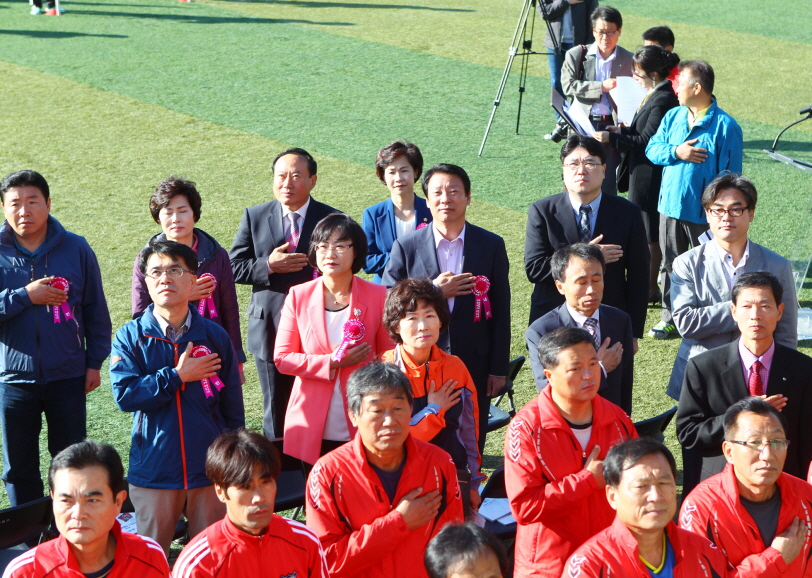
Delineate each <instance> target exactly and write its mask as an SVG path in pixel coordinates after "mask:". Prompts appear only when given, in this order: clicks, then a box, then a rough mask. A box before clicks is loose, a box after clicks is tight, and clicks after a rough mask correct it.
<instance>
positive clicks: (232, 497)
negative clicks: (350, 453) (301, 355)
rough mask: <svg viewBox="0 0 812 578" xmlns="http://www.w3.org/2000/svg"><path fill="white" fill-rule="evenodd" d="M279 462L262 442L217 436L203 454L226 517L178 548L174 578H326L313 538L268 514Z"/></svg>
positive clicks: (251, 436) (247, 436) (241, 433)
mask: <svg viewBox="0 0 812 578" xmlns="http://www.w3.org/2000/svg"><path fill="white" fill-rule="evenodd" d="M280 466H281V462H280V459H279V453H278V452H277V451H276V448H275V447H274V446H273V444H272V443H271V442H270V441H269V440H268V438H266V437H264V436H261V435H259V434H257V433H251V432H247V431H245V430H238V431H234V432H229V433H225V434H222V435H221V436H220V437H219V438H217V439H216V440H215V441H214V443H213V444H212V445H211V447H210V448H209V450H208V453H207V455H206V475H207V476H208V477H209V479H210V480H211V481H212V483H213V484H214V489H215V491H216V492H217V497H218V498H219V499H220V500H221V501H222V502H223V503H225V505H226V517H225V518H224V519H223V520H221V521H219V522H215V523H214V524H212V525H211V526H209V527H208V528H206V530H204V531H203V532H201V533H200V534H198V535H197V536H195V538H194V539H193V540H192V541H191V542H190V543H189V545H188V546H186V547H185V548H184V549H183V552H181V555H180V557H179V558H178V561H177V563H176V564H175V568H174V569H173V571H172V574H173V576H175V578H213V577H214V576H217V577H218V578H264V577H266V576H267V577H270V578H276V577H277V576H295V577H297V578H328V574H327V564H326V563H325V561H324V552H322V549H321V544H320V543H319V539H318V537H317V536H316V534H315V533H314V532H313V531H312V530H311V529H310V528H308V527H307V526H305V525H304V524H300V523H299V522H295V521H293V520H288V519H287V518H283V517H281V516H276V515H274V513H273V510H274V499H275V498H276V479H277V478H278V477H279V470H280Z"/></svg>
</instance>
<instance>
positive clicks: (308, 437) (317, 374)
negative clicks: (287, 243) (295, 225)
mask: <svg viewBox="0 0 812 578" xmlns="http://www.w3.org/2000/svg"><path fill="white" fill-rule="evenodd" d="M366 254H367V239H366V235H365V234H364V231H363V229H361V227H360V226H359V225H358V223H356V222H355V221H353V220H352V219H351V218H350V217H348V216H347V215H344V214H342V213H334V214H332V215H328V216H327V217H325V218H324V219H322V220H321V221H319V223H318V224H317V225H316V228H315V229H314V230H313V234H312V235H311V237H310V251H309V253H308V258H309V259H310V264H311V265H313V267H315V268H317V269H318V270H319V271H321V273H322V276H321V277H319V278H317V279H314V280H313V281H310V282H308V283H302V284H301V285H296V286H294V287H293V288H291V290H290V293H289V294H288V296H287V298H286V299H285V306H284V307H283V308H282V318H281V320H280V322H279V328H278V330H277V334H276V347H275V348H274V363H275V364H276V367H277V368H278V369H279V371H281V372H282V373H287V374H289V375H293V376H295V377H296V381H295V382H294V384H293V392H292V393H291V396H290V401H289V402H288V409H287V413H286V415H285V442H284V451H285V453H286V454H287V455H290V456H293V457H295V458H299V459H301V460H303V461H304V462H306V463H308V464H315V463H316V460H317V459H318V458H319V457H320V456H322V455H324V454H325V453H327V452H329V451H331V450H333V449H335V448H337V447H338V446H340V445H342V444H344V443H345V442H347V441H349V440H351V439H352V438H353V437H354V436H355V427H354V426H353V425H352V423H350V420H349V417H348V416H347V396H346V393H345V385H346V383H347V379H348V378H349V376H350V374H351V373H352V372H353V371H355V370H356V369H357V368H358V367H360V366H361V365H364V364H365V363H368V362H369V361H371V360H373V359H375V358H377V357H378V356H379V355H380V354H381V353H383V352H384V351H386V350H387V349H392V347H394V344H393V343H392V340H391V338H390V337H389V332H388V331H387V329H386V327H384V326H383V324H382V318H383V305H384V301H385V299H386V287H383V286H381V285H375V284H373V283H369V282H367V281H364V280H363V279H360V278H358V277H356V276H355V274H356V273H358V271H360V270H361V268H362V267H363V264H364V259H365V257H366Z"/></svg>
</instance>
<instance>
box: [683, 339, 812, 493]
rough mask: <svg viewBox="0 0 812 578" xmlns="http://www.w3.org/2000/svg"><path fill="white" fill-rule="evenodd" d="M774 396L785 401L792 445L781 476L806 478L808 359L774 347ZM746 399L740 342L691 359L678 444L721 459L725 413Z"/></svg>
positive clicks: (770, 390) (811, 387)
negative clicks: (783, 397)
mask: <svg viewBox="0 0 812 578" xmlns="http://www.w3.org/2000/svg"><path fill="white" fill-rule="evenodd" d="M777 393H780V394H782V395H784V396H785V397H786V398H787V405H786V406H785V407H784V409H783V410H782V411H781V413H782V414H783V415H784V417H785V418H786V419H787V422H788V423H789V429H788V431H787V439H789V440H790V445H789V449H788V450H787V460H786V462H785V464H784V471H785V472H787V473H789V474H792V475H793V476H798V477H800V478H802V479H806V473H807V469H808V468H809V461H810V458H812V455H811V454H810V439H812V428H810V427H809V424H804V423H803V421H802V420H804V419H809V418H810V416H812V413H810V409H812V358H810V357H808V356H806V355H804V354H803V353H800V352H798V351H795V350H794V349H790V348H789V347H784V346H783V345H779V344H778V343H776V344H775V355H774V357H773V362H772V365H771V366H770V379H769V380H768V382H767V395H773V394H777ZM749 395H750V392H749V390H748V389H747V384H746V383H745V382H744V372H743V371H742V362H741V357H740V356H739V340H738V339H737V340H735V341H733V342H731V343H730V344H727V345H723V346H722V347H717V348H716V349H711V350H710V351H706V352H704V353H700V354H699V355H697V356H696V357H692V358H691V359H690V360H689V361H688V366H687V367H686V369H685V380H684V381H683V385H682V392H681V393H680V398H679V409H678V410H677V437H678V438H679V441H680V443H681V444H682V445H683V446H685V447H687V448H696V449H697V450H699V451H701V452H702V454H703V455H704V456H705V457H709V458H710V457H714V456H720V455H722V441H723V440H724V438H725V432H724V415H725V412H726V411H727V409H728V408H729V407H730V406H731V405H733V404H734V403H736V402H737V401H739V400H741V399H744V398H745V397H748V396H749Z"/></svg>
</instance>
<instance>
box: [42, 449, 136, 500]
mask: <svg viewBox="0 0 812 578" xmlns="http://www.w3.org/2000/svg"><path fill="white" fill-rule="evenodd" d="M93 466H99V467H102V468H104V469H105V470H107V485H108V486H110V490H112V492H113V498H115V497H116V496H117V495H118V493H119V492H120V491H121V490H122V488H123V486H124V466H123V465H122V464H121V456H119V455H118V452H117V451H116V450H115V448H114V447H113V446H111V445H107V444H100V443H99V442H97V441H94V440H85V441H83V442H79V443H75V444H73V445H71V446H68V447H66V448H65V449H64V450H62V451H61V452H59V453H58V454H56V456H54V459H53V460H51V467H50V468H48V485H49V486H50V488H51V493H53V492H54V477H55V476H56V472H58V471H59V470H67V469H70V470H83V469H85V468H91V467H93Z"/></svg>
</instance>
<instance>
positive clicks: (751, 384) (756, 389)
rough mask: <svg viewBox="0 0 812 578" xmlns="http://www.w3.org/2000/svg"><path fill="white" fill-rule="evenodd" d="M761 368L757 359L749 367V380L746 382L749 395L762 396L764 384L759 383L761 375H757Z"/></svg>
mask: <svg viewBox="0 0 812 578" xmlns="http://www.w3.org/2000/svg"><path fill="white" fill-rule="evenodd" d="M762 367H763V365H761V362H760V361H759V360H758V359H757V360H756V361H755V362H754V363H753V365H751V366H750V379H748V380H747V388H748V389H749V390H750V395H764V384H763V383H761V374H760V373H759V370H760V369H761V368H762Z"/></svg>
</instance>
